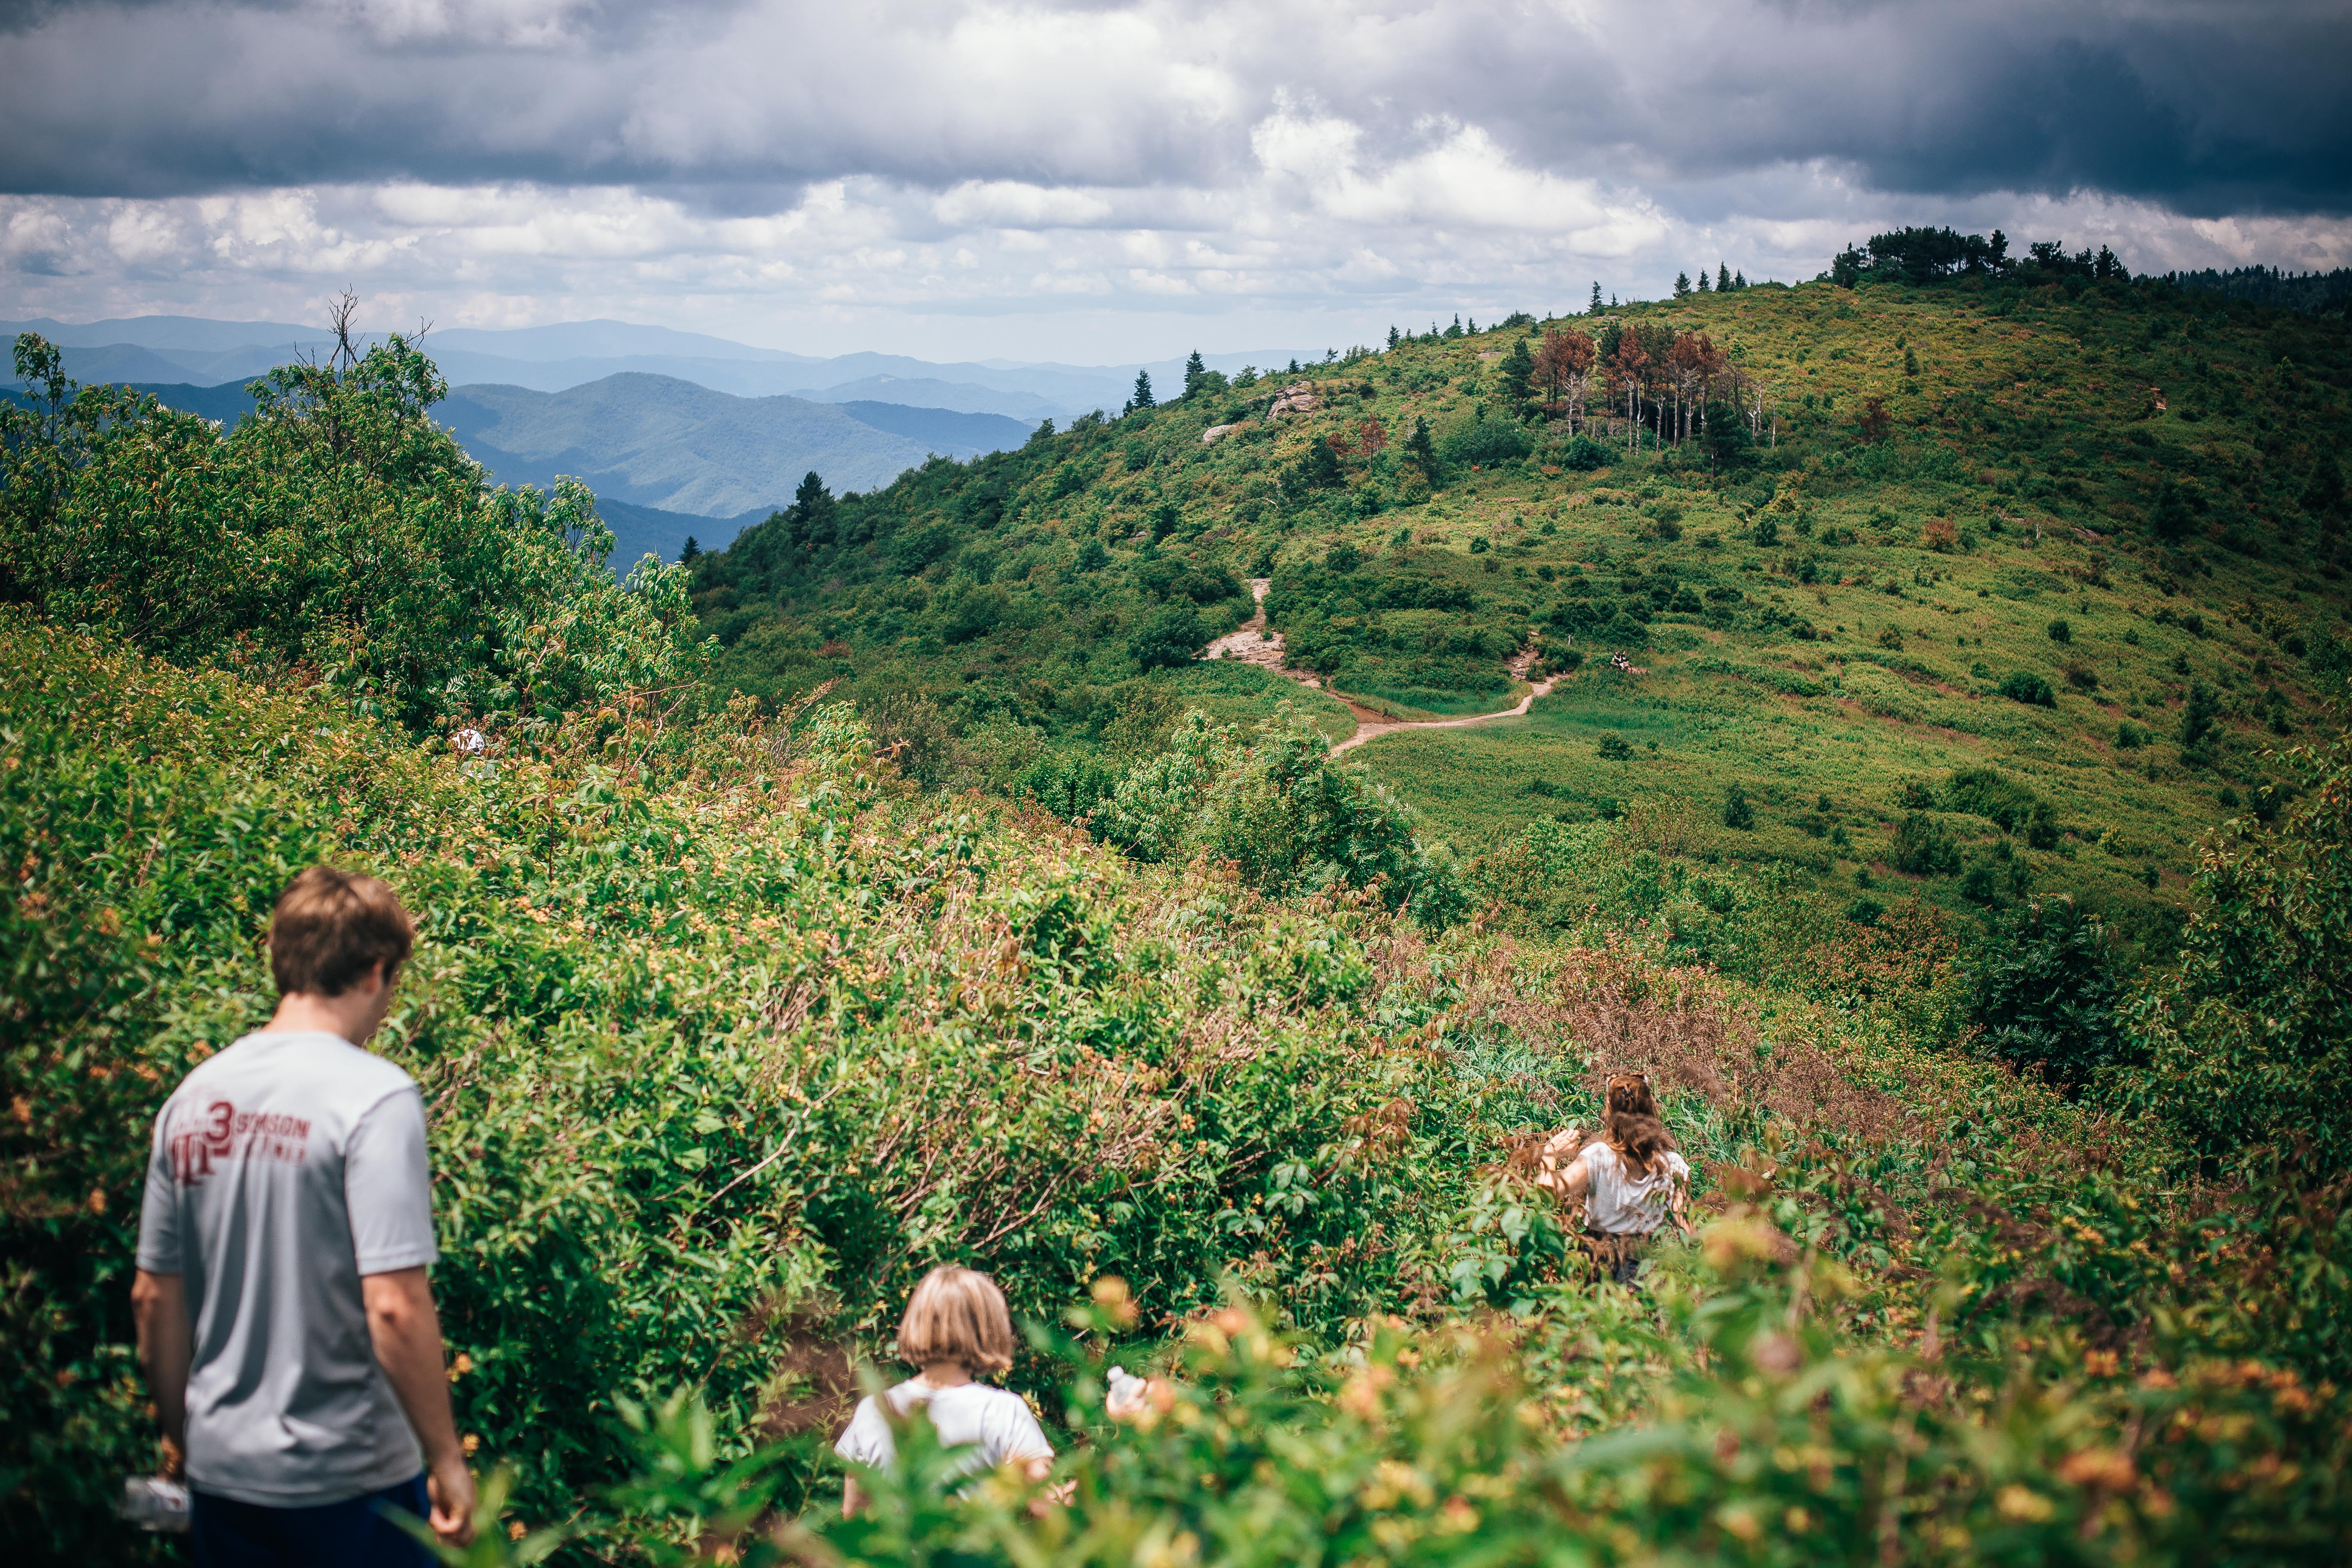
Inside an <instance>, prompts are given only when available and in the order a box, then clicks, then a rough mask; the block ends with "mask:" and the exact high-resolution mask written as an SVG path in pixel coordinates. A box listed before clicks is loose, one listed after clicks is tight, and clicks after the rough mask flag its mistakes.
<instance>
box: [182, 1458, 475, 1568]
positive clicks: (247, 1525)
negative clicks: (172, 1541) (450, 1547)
mask: <svg viewBox="0 0 2352 1568" xmlns="http://www.w3.org/2000/svg"><path fill="white" fill-rule="evenodd" d="M191 1490H192V1491H193V1490H194V1489H191ZM431 1508H432V1505H431V1503H430V1502H429V1501H427V1500H426V1498H425V1476H424V1473H423V1472H422V1471H419V1472H418V1473H417V1476H416V1479H414V1480H408V1481H403V1482H401V1483H400V1484H399V1485H398V1486H394V1487H386V1488H384V1489H383V1490H382V1491H380V1492H370V1493H368V1494H367V1496H365V1497H355V1498H352V1499H350V1500H346V1501H343V1502H331V1503H323V1504H321V1505H320V1506H319V1507H317V1508H265V1507H263V1506H262V1505H261V1504H259V1503H251V1502H236V1501H234V1500H230V1499H228V1498H225V1497H208V1496H206V1495H205V1493H203V1492H194V1498H193V1506H192V1507H191V1508H190V1510H189V1523H188V1533H189V1538H190V1544H191V1545H192V1546H194V1549H195V1556H196V1565H197V1568H326V1565H328V1564H333V1565H335V1568H430V1564H431V1563H432V1562H433V1557H432V1554H431V1553H430V1552H426V1551H425V1548H424V1546H423V1545H421V1544H420V1543H419V1542H417V1540H416V1538H415V1536H413V1535H411V1534H409V1533H408V1531H404V1530H403V1529H401V1528H400V1526H398V1525H396V1524H394V1522H393V1521H391V1519H390V1518H389V1517H387V1516H386V1514H385V1512H384V1510H386V1509H399V1510H404V1511H405V1512H408V1513H412V1514H415V1516H416V1517H417V1518H418V1519H424V1518H425V1517H427V1516H428V1514H429V1513H430V1511H431Z"/></svg>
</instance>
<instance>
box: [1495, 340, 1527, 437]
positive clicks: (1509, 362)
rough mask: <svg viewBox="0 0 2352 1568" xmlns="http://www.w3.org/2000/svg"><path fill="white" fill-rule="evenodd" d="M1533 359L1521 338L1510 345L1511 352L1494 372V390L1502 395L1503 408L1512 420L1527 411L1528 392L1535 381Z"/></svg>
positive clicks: (1525, 342)
mask: <svg viewBox="0 0 2352 1568" xmlns="http://www.w3.org/2000/svg"><path fill="white" fill-rule="evenodd" d="M1535 374H1536V362H1535V358H1534V356H1533V355H1531V354H1529V353H1528V340H1527V339H1525V338H1521V339H1520V340H1519V341H1518V342H1515V343H1513V344H1512V345H1511V352H1510V353H1507V354H1505V355H1504V356H1503V363H1502V365H1501V367H1500V368H1499V369H1498V370H1497V371H1496V383H1497V387H1496V389H1497V391H1499V392H1500V394H1501V395H1502V400H1503V406H1504V407H1505V408H1506V409H1507V410H1509V411H1510V415H1511V417H1513V418H1514V419H1517V418H1518V417H1520V416H1523V415H1525V414H1526V413H1527V411H1528V387H1529V386H1530V385H1531V384H1533V383H1534V381H1535Z"/></svg>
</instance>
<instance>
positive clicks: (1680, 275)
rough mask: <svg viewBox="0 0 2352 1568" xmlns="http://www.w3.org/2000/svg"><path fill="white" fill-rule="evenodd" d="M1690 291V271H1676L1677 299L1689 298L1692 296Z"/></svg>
mask: <svg viewBox="0 0 2352 1568" xmlns="http://www.w3.org/2000/svg"><path fill="white" fill-rule="evenodd" d="M1690 291H1691V280H1690V274H1689V273H1687V272H1677V273H1675V299H1677V300H1687V299H1689V298H1690Z"/></svg>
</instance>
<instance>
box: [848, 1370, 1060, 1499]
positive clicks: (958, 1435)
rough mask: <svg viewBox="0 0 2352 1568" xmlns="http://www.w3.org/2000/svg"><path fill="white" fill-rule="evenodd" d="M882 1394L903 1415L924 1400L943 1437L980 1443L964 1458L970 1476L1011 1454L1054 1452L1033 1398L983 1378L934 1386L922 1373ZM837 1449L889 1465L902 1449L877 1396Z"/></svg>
mask: <svg viewBox="0 0 2352 1568" xmlns="http://www.w3.org/2000/svg"><path fill="white" fill-rule="evenodd" d="M882 1397H883V1398H885V1399H887V1400H888V1401H889V1402H890V1408H891V1409H892V1410H893V1411H895V1412H896V1413H897V1414H898V1415H902V1416H903V1415H906V1414H907V1413H908V1411H909V1410H910V1409H912V1408H914V1407H915V1406H916V1405H921V1406H923V1407H924V1408H925V1409H927V1410H929V1412H930V1417H931V1425H932V1426H934V1427H936V1428H938V1430H939V1434H940V1442H941V1443H943V1444H945V1445H947V1446H948V1447H951V1448H952V1447H961V1446H962V1445H964V1444H967V1443H969V1444H972V1445H975V1447H974V1448H973V1451H972V1452H971V1454H969V1455H967V1456H966V1457H965V1458H964V1460H963V1463H962V1470H963V1473H964V1474H966V1475H972V1476H976V1475H978V1474H980V1473H981V1472H982V1471H983V1470H992V1469H994V1468H996V1467H997V1466H999V1465H1001V1464H1003V1463H1004V1462H1005V1461H1006V1460H1007V1459H1050V1458H1053V1457H1054V1445H1052V1444H1051V1443H1048V1442H1047V1441H1045V1432H1044V1430H1043V1429H1042V1428H1040V1427H1039V1426H1038V1425H1037V1418H1036V1417H1035V1416H1034V1415H1031V1414H1029V1405H1028V1402H1027V1401H1025V1400H1024V1399H1023V1398H1022V1397H1021V1396H1020V1395H1019V1394H1013V1393H1011V1392H1009V1391H1007V1390H1005V1389H1002V1388H992V1387H990V1386H989V1385H988V1384H984V1383H960V1384H956V1385H955V1386H954V1387H953V1388H933V1387H932V1386H931V1385H930V1384H928V1383H925V1382H924V1381H923V1380H922V1379H920V1378H916V1377H910V1378H908V1380H907V1381H906V1382H904V1383H902V1384H899V1385H898V1387H896V1388H893V1389H891V1390H889V1391H888V1392H887V1393H886V1394H883V1395H882ZM833 1451H834V1452H835V1453H836V1454H839V1455H840V1456H841V1457H842V1458H845V1459H848V1460H851V1461H852V1462H854V1463H856V1464H860V1465H873V1466H881V1465H887V1464H888V1463H889V1462H890V1459H891V1457H892V1456H893V1455H895V1454H896V1453H897V1452H898V1445H897V1444H895V1443H893V1442H892V1441H891V1440H890V1423H889V1421H888V1420H887V1418H886V1417H885V1416H884V1415H883V1414H882V1411H881V1408H880V1406H879V1405H877V1404H876V1403H875V1401H874V1396H873V1395H871V1394H868V1395H866V1397H865V1398H864V1399H861V1400H859V1401H858V1402H857V1411H856V1415H852V1416H850V1418H849V1426H848V1428H847V1429H846V1430H845V1431H844V1432H843V1433H842V1435H841V1441H839V1442H837V1443H835V1445H834V1446H833Z"/></svg>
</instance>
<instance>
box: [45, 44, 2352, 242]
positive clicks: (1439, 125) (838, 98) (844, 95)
mask: <svg viewBox="0 0 2352 1568" xmlns="http://www.w3.org/2000/svg"><path fill="white" fill-rule="evenodd" d="M10 25H13V26H14V29H15V30H14V33H13V36H10V37H7V40H6V47H5V48H0V188H5V190H8V191H12V192H16V193H20V194H33V193H42V194H59V195H140V196H154V195H186V194H194V193H205V192H215V191H223V190H234V189H240V188H256V187H269V186H278V185H298V184H333V183H370V182H382V181H388V180H403V179H413V180H418V181H424V182H429V183H436V184H467V183H481V182H496V181H512V180H524V181H534V182H541V183H545V184H559V185H561V184H633V185H638V186H642V187H646V188H653V189H662V190H668V191H673V192H675V193H676V194H677V195H679V197H680V198H681V199H682V200H685V201H687V202H688V204H689V205H693V206H695V207H697V208H698V209H699V210H704V211H710V212H716V213H726V212H756V211H772V210H776V208H777V204H779V203H780V202H782V201H783V200H785V199H787V197H788V196H789V195H790V194H791V193H793V192H794V191H796V190H798V189H799V188H800V187H801V186H803V185H804V184H807V183H809V182H812V181H820V180H825V179H831V178H836V177H840V176H844V175H857V174H865V175H875V176H879V177H882V178H885V179H888V180H893V181H898V182H903V183H906V184H913V185H918V186H924V187H930V188H940V187H944V186H948V185H952V184H959V183H961V182H963V181H967V180H982V181H987V180H1006V181H1017V182H1024V183H1028V184H1039V185H1046V186H1055V185H1087V186H1115V187H1124V188H1129V189H1134V188H1138V187H1150V186H1192V187H1212V188H1213V187H1217V186H1221V185H1226V184H1232V183H1234V182H1235V181H1238V180H1240V179H1243V178H1244V177H1246V176H1247V175H1248V174H1250V173H1251V172H1252V171H1253V168H1254V160H1253V158H1252V151H1251V139H1250V137H1251V129H1252V127H1253V126H1255V125H1257V124H1259V123H1261V122H1263V121H1265V118H1266V117H1267V116H1268V115H1270V114H1273V113H1275V112H1276V111H1277V110H1278V109H1281V110H1289V111H1297V112H1313V113H1319V114H1324V115H1328V116H1332V117H1336V118H1339V119H1342V120H1345V121H1348V122H1349V123H1350V124H1351V125H1353V126H1354V127H1355V128H1356V129H1357V130H1358V132H1360V136H1361V138H1362V140H1361V147H1362V150H1363V152H1364V153H1365V154H1366V155H1367V156H1368V157H1370V158H1371V159H1373V160H1375V161H1378V160H1380V159H1381V158H1382V157H1383V156H1402V155H1403V154H1405V153H1410V152H1411V151H1413V150H1414V149H1416V148H1419V147H1422V146H1423V145H1426V144H1427V143H1428V142H1430V141H1431V140H1432V139H1433V137H1436V136H1439V135H1442V134H1444V131H1445V128H1446V127H1448V126H1454V125H1462V124H1470V125H1476V126H1478V127H1481V128H1482V129H1484V130H1485V131H1486V132H1487V133H1488V134H1489V135H1491V136H1492V137H1494V138H1495V140H1496V142H1498V143H1499V144H1500V145H1501V146H1503V147H1504V148H1505V149H1506V150H1507V152H1508V153H1510V154H1511V155H1512V156H1514V157H1515V158H1516V159H1517V160H1518V161H1520V162H1521V163H1524V164H1526V165H1528V166H1529V167H1533V168H1537V169H1542V170H1547V171H1551V172H1554V173H1558V174H1571V175H1579V174H1581V175H1597V176H1601V177H1605V178H1612V179H1620V180H1624V181H1628V182H1632V183H1635V184H1643V185H1646V186H1650V187H1652V188H1654V189H1657V190H1659V191H1660V193H1661V197H1662V199H1671V198H1670V197H1669V196H1667V195H1666V194H1665V193H1667V192H1669V191H1670V190H1671V188H1672V187H1674V186H1675V185H1676V184H1683V183H1695V182H1709V181H1712V182H1720V181H1721V180H1722V179H1723V178H1725V177H1726V176H1736V175H1738V174H1742V173H1743V172H1748V171H1758V170H1768V169H1771V168H1775V167H1780V166H1786V165H1789V164H1792V163H1813V162H1821V163H1830V164H1832V165H1835V166H1838V167H1840V168H1843V169H1845V170H1848V171H1850V177H1851V178H1852V179H1853V180H1854V181H1856V182H1857V183H1859V184H1863V185H1865V186H1868V187H1871V188H1875V189H1878V190H1881V191H1886V192H1895V193H1904V194H1913V195H1938V194H1944V195H1969V194H1974V193H1979V192H1985V191H1993V190H2009V191H2018V192H2025V193H2043V194H2049V195H2067V194H2069V193H2078V192H2096V193H2105V194H2111V195H2121V196H2126V197H2131V198H2136V199H2141V200H2147V201H2151V202H2154V203H2157V204H2158V205H2164V206H2168V207H2170V208H2173V209H2174V210H2177V211H2182V212H2187V213H2195V214H2220V213H2231V212H2253V211H2267V212H2273V213H2320V212H2325V213H2336V212H2342V211H2344V210H2346V209H2347V206H2352V94H2347V93H2346V92H2345V90H2344V89H2343V80H2344V76H2345V69H2344V68H2345V63H2346V62H2347V60H2352V8H2347V7H2346V6H2344V5H2311V4H2273V5H2265V4H2261V3H2258V0H2244V3H2239V4H2229V5H2208V4H2191V3H2158V4H2142V5H2129V4H2096V5H2063V4H2039V5H2031V4H2019V3H2014V0H2009V3H2003V0H1992V3H1988V4H1979V5H1966V6H1963V5H1948V4H1938V5H1919V4H1907V3H1906V4H1883V5H1869V4H1843V5H1840V4H1819V3H1779V4H1774V3H1761V4H1759V3H1749V4H1744V5H1742V4H1709V5H1699V4H1692V3H1685V4H1676V3H1675V0H1667V3H1665V4H1656V3H1652V4H1646V5H1626V6H1622V7H1620V6H1609V5H1596V6H1591V7H1587V8H1583V9H1580V10H1575V11H1570V10H1567V9H1549V8H1543V7H1533V6H1527V5H1506V4H1475V3H1467V0H1453V3H1449V4H1444V5H1426V6H1422V7H1418V8H1413V7H1390V8H1387V9H1384V10H1374V9H1370V8H1366V9H1364V10H1362V11H1360V12H1349V11H1347V10H1346V9H1344V8H1339V7H1333V6H1328V5H1313V6H1308V5H1287V6H1286V5H1266V4H1263V3H1260V4H1253V5H1223V6H1221V5H1192V6H1183V7H1179V6H1175V5H1138V6H1131V7H1118V6H1070V7H1060V8H1056V7H1052V6H1036V7H1031V8H1028V9H1024V10H1020V11H1006V10H1002V9H982V8H980V7H973V6H961V5H905V4H900V5H888V4H884V5H864V6H856V7H852V6H844V5H838V4H835V5H784V4H757V3H749V0H747V3H743V4H723V3H700V4H697V3H688V4H672V5H665V6H663V7H660V8H658V9H652V8H647V7H644V6H636V5H589V4H572V3H567V0H485V3H481V4H472V5H464V4H457V3H454V0H345V3H341V4H331V5H325V4H321V5H304V4H294V3H289V4H287V5H273V6H220V5H185V4H173V3H170V0H162V3H156V4H149V5H28V4H25V3H23V0H0V26H10Z"/></svg>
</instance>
